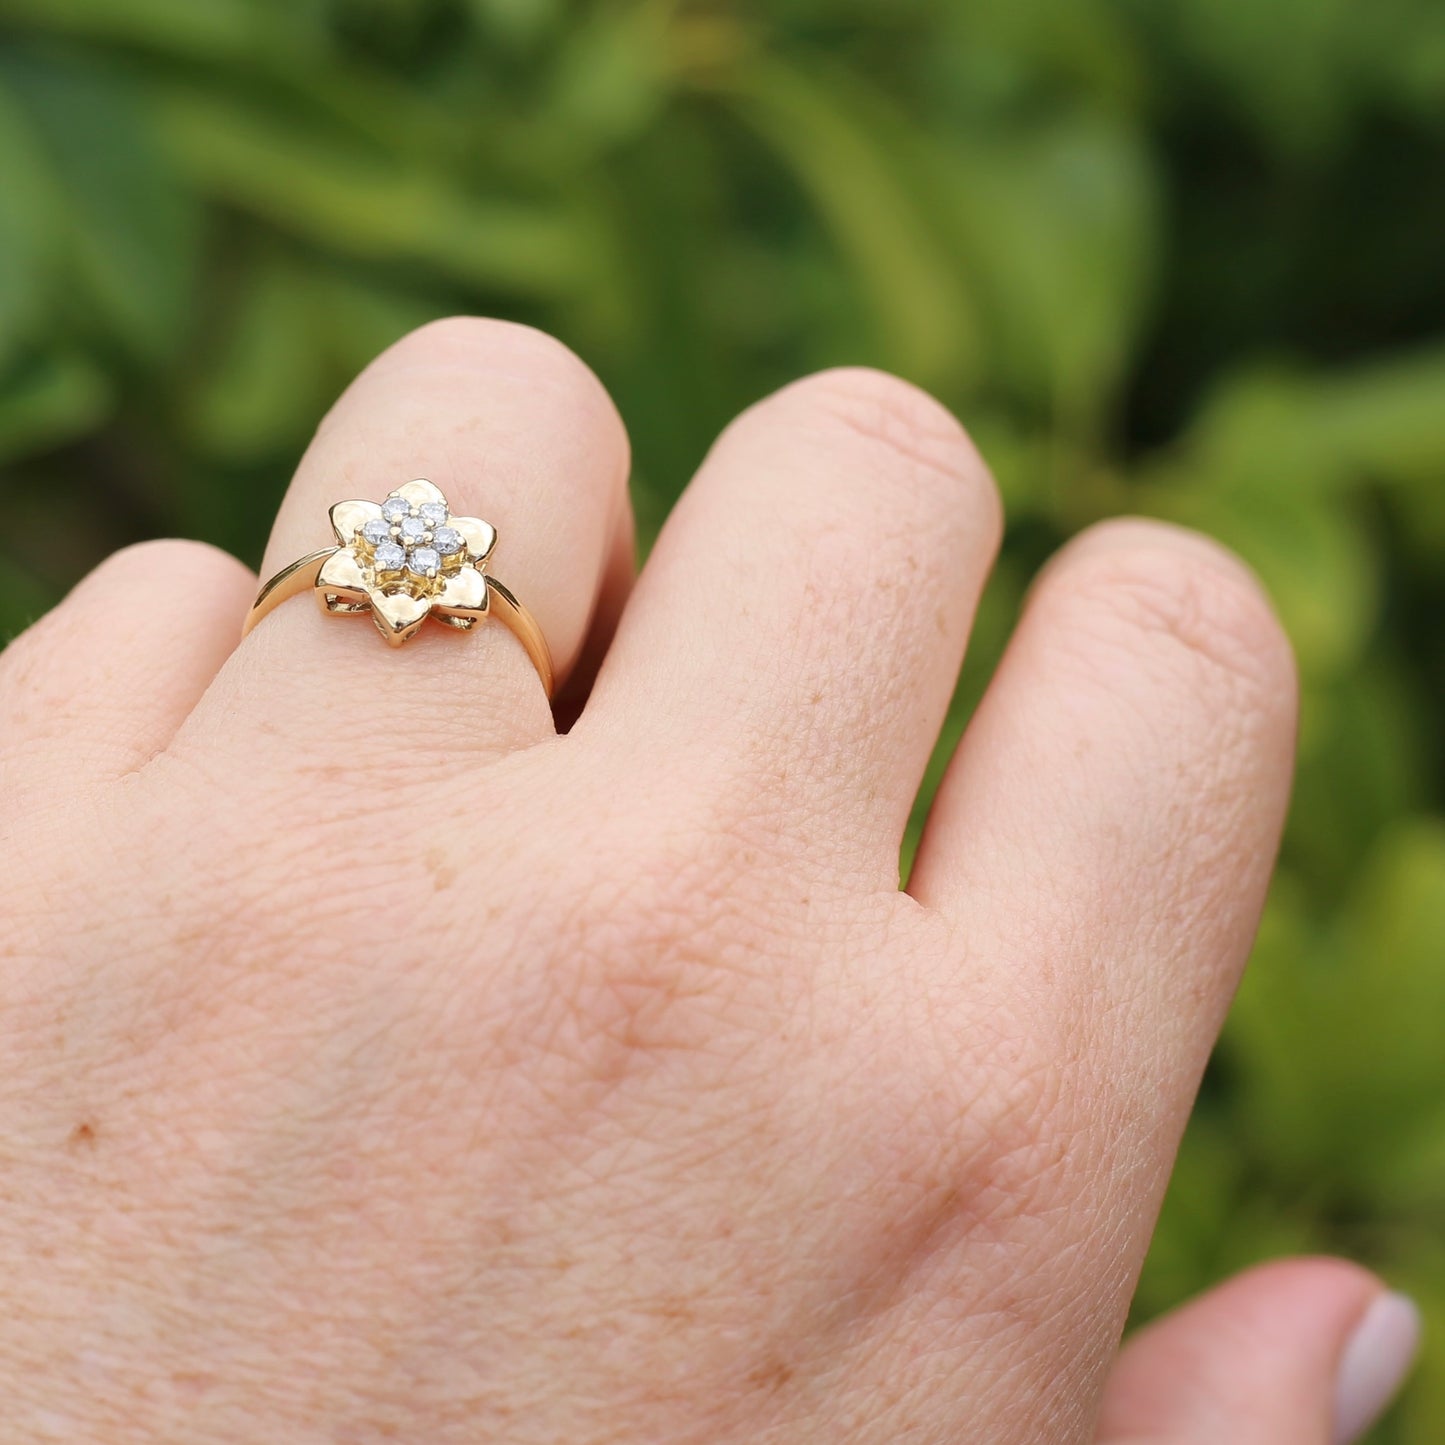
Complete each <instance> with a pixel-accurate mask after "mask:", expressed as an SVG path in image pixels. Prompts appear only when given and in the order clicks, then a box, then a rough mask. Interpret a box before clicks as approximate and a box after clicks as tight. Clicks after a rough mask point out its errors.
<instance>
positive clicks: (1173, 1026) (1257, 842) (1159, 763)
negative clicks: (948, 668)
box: [909, 521, 1295, 1113]
mask: <svg viewBox="0 0 1445 1445" xmlns="http://www.w3.org/2000/svg"><path fill="white" fill-rule="evenodd" d="M1294 733H1295V680H1294V668H1293V662H1292V658H1291V655H1290V649H1289V644H1288V641H1287V640H1286V639H1285V637H1284V635H1283V633H1282V632H1281V630H1280V627H1279V624H1278V622H1277V621H1276V620H1275V618H1274V615H1273V612H1272V611H1271V609H1270V606H1269V603H1268V600H1267V599H1266V598H1265V596H1264V594H1263V592H1262V591H1261V590H1260V588H1259V586H1258V584H1257V583H1256V582H1255V580H1254V579H1253V577H1252V576H1251V575H1250V574H1249V573H1248V572H1247V571H1246V569H1245V568H1244V567H1243V566H1242V565H1241V564H1240V563H1238V562H1237V561H1236V560H1235V559H1234V558H1233V557H1231V556H1230V555H1229V554H1227V553H1226V552H1225V551H1224V550H1223V549H1222V548H1220V547H1217V546H1216V545H1215V544H1213V543H1212V542H1209V541H1207V540H1206V539H1204V538H1201V537H1197V536H1195V535H1193V534H1190V533H1187V532H1184V531H1182V530H1179V529H1176V528H1172V527H1167V526H1164V525H1162V524H1155V523H1150V522H1134V521H1127V522H1116V523H1109V524H1106V525H1104V526H1101V527H1097V528H1095V529H1093V530H1092V531H1090V532H1088V533H1085V534H1084V535H1083V536H1082V537H1080V538H1077V539H1076V540H1075V541H1074V542H1073V543H1072V544H1071V545H1070V546H1069V547H1067V548H1065V549H1064V551H1063V552H1062V553H1061V554H1060V555H1059V556H1058V557H1057V558H1056V559H1055V560H1054V562H1053V563H1052V564H1051V565H1050V566H1049V567H1048V568H1047V569H1046V570H1045V573H1044V575H1043V576H1042V577H1041V578H1040V580H1039V582H1038V583H1037V585H1036V587H1035V589H1034V593H1033V595H1032V597H1031V599H1030V602H1029V605H1028V607H1027V608H1026V610H1025V615H1024V617H1023V619H1022V620H1021V622H1020V623H1019V626H1018V629H1017V632H1016V634H1015V636H1014V638H1013V640H1012V642H1011V643H1010V645H1009V647H1008V649H1007V651H1006V653H1005V656H1004V660H1003V662H1002V664H1001V665H1000V668H999V670H998V673H997V675H996V676H995V678H994V680H993V682H992V684H991V685H990V687H989V689H988V691H987V693H986V695H985V697H984V700H983V702H982V704H981V705H980V707H979V710H978V713H977V715H976V716H975V718H974V719H973V722H972V724H971V725H970V727H969V729H968V731H967V732H966V734H965V736H964V739H963V742H962V744H961V745H960V747H959V750H958V755H957V757H955V758H954V760H953V762H952V764H951V765H950V767H949V769H948V771H947V773H946V774H945V777H944V782H943V786H942V787H941V789H940V790H939V794H938V797H937V799H936V800H935V803H934V806H933V809H932V812H931V815H930V817H929V820H928V824H927V827H926V828H925V831H924V837H923V840H922V843H921V846H920V849H919V855H918V860H917V864H916V867H915V870H914V874H913V877H912V879H911V880H910V884H909V888H910V891H911V892H912V893H913V894H914V895H915V896H916V897H917V898H919V899H920V901H922V902H924V903H927V904H930V905H932V906H934V907H937V908H939V909H941V910H944V911H947V912H953V913H955V914H959V915H961V914H962V913H963V912H964V911H966V912H967V914H968V917H969V920H970V923H971V925H972V926H975V927H980V928H988V929H993V928H996V929H997V930H998V931H999V932H1000V933H1001V934H1003V935H1005V936H1006V937H1008V936H1011V937H1012V946H1011V947H1005V948H1004V949H1003V950H1002V956H1003V957H1004V958H1006V959H1007V965H1006V973H1005V975H1004V976H1005V977H1007V978H1012V979H1013V980H1014V981H1015V982H1016V983H1017V984H1018V986H1019V989H1020V990H1021V992H1022V995H1023V996H1024V997H1026V999H1027V1001H1028V1002H1027V1006H1028V1007H1030V1008H1036V1009H1037V1010H1038V1012H1039V1013H1040V1014H1041V1015H1043V1016H1044V1019H1046V1020H1051V1021H1052V1023H1053V1025H1054V1026H1055V1028H1057V1029H1069V1030H1075V1032H1074V1033H1073V1034H1071V1037H1072V1039H1073V1041H1074V1042H1075V1043H1076V1044H1077V1043H1078V1041H1079V1038H1078V1034H1077V1029H1078V1028H1079V1027H1080V1026H1083V1025H1093V1026H1097V1028H1098V1029H1099V1031H1100V1032H1099V1034H1098V1037H1097V1038H1096V1039H1094V1040H1093V1041H1092V1042H1093V1043H1094V1044H1096V1046H1097V1047H1098V1049H1099V1050H1101V1052H1100V1053H1099V1054H1097V1055H1090V1062H1091V1063H1092V1064H1093V1065H1094V1066H1095V1067H1096V1068H1097V1069H1098V1071H1099V1072H1100V1074H1101V1075H1102V1076H1103V1077H1105V1078H1107V1079H1118V1080H1121V1081H1122V1080H1126V1079H1134V1078H1136V1077H1138V1076H1140V1075H1143V1076H1147V1078H1149V1079H1150V1080H1157V1079H1159V1078H1160V1077H1165V1078H1172V1077H1174V1076H1176V1075H1177V1076H1178V1079H1179V1084H1180V1088H1181V1090H1182V1092H1180V1093H1179V1094H1177V1095H1176V1096H1175V1097H1174V1098H1173V1099H1172V1101H1171V1102H1172V1103H1173V1104H1174V1106H1175V1107H1176V1109H1177V1110H1179V1111H1181V1113H1182V1111H1183V1110H1184V1109H1186V1108H1187V1104H1188V1098H1187V1094H1188V1092H1189V1091H1188V1090H1185V1089H1183V1081H1184V1079H1186V1078H1188V1077H1189V1076H1190V1075H1191V1074H1192V1073H1193V1072H1194V1071H1195V1070H1196V1069H1197V1068H1198V1067H1201V1066H1202V1064H1203V1061H1204V1057H1205V1055H1206V1054H1207V1052H1208V1050H1209V1048H1210V1046H1211V1044H1212V1041H1213V1037H1214V1032H1215V1029H1216V1028H1217V1026H1218V1024H1219V1022H1220V1020H1221V1018H1222V1016H1223V1013H1224V1009H1225V1007H1226V1005H1227V1002H1228V999H1229V996H1230V994H1231V993H1232V991H1233V988H1234V986H1235V983H1236V981H1237V979H1238V975H1239V972H1240V970H1241V968H1242V967H1243V963H1244V959H1245V955H1246V953H1247V951H1248V947H1249V944H1250V941H1251V939H1252V937H1253V932H1254V928H1255V926H1256V923H1257V921H1258V916H1259V912H1260V908H1261V905H1262V902H1263V897H1264V891H1265V888H1266V885H1267V883H1268V880H1269V874H1270V870H1271V867H1272V864H1273V858H1274V852H1275V848H1276V846H1277V843H1278V839H1279V833H1280V829H1281V827H1282V824H1283V818H1284V811H1285V807H1286V804H1287V801H1288V794H1289V783H1290V775H1291V768H1292V757H1293V748H1294ZM1025 939H1027V940H1029V946H1028V951H1027V954H1026V955H1022V956H1021V954H1020V952H1019V945H1020V944H1022V943H1023V942H1024V940H1025ZM1023 957H1027V958H1029V959H1034V960H1036V962H1035V965H1034V971H1033V972H1032V973H1028V974H1020V972H1019V969H1020V966H1021V962H1022V958H1023ZM1181 1050H1182V1053H1181ZM1161 1069H1162V1070H1164V1073H1163V1074H1162V1075H1161V1073H1160V1070H1161Z"/></svg>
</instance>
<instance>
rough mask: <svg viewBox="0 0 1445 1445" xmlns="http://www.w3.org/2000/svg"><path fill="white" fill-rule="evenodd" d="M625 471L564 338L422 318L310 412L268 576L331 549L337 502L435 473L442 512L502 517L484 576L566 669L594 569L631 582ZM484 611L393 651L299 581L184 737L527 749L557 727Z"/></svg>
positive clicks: (592, 589)
mask: <svg viewBox="0 0 1445 1445" xmlns="http://www.w3.org/2000/svg"><path fill="white" fill-rule="evenodd" d="M627 470H628V448H627V440H626V435H625V433H624V430H623V427H622V423H621V421H620V419H619V417H618V415H617V412H616V410H615V408H614V407H613V406H612V403H611V401H610V400H609V399H608V397H607V394H606V392H605V391H604V389H603V388H602V386H601V384H600V383H599V382H598V381H597V379H596V377H595V376H593V374H592V373H591V372H590V371H589V370H588V369H587V367H586V366H585V365H583V363H582V362H580V361H579V360H578V359H577V358H576V357H575V356H574V355H573V354H572V353H571V352H570V351H568V350H567V349H566V348H565V347H563V346H561V345H560V344H559V343H557V342H555V341H553V340H551V339H550V338H548V337H546V336H544V335H542V334H541V333H539V332H536V331H533V330H530V329H529V328H526V327H522V326H515V325H511V324H508V323H505V322H498V321H482V320H472V319H454V320H449V321H443V322H437V323H433V324H432V325H430V326H426V327H423V328H422V329H421V330H419V331H416V332H413V333H412V334H411V335H410V336H408V337H406V338H404V339H403V340H402V341H400V342H398V343H397V344H396V345H395V346H393V347H392V348H391V349H390V350H388V351H386V352H384V353H383V354H382V355H381V356H380V357H379V358H378V359H377V360H376V361H375V362H373V363H372V364H371V366H369V367H368V368H367V369H366V370H365V371H364V372H363V373H362V374H361V376H360V377H358V379H357V380H356V381H355V382H354V383H353V384H352V385H351V386H350V387H349V388H348V389H347V391H346V392H345V394H344V395H343V396H342V397H341V399H340V400H339V401H338V402H337V404H336V406H335V407H334V408H333V409H332V411H331V413H330V414H329V415H328V416H327V418H326V419H325V421H323V423H322V425H321V427H320V429H319V430H318V432H317V434H316V437H315V439H314V441H313V442H312V444H311V446H310V447H309V448H308V450H307V452H306V455H305V456H304V457H303V459H302V461H301V464H300V466H299V468H298V469H297V472H296V476H295V478H294V479H293V481H292V483H291V486H290V488H289V490H288V491H287V494H286V497H285V499H284V501H283V502H282V505H281V510H280V514H279V515H278V517H277V520H276V524H275V527H274V529H273V531H272V534H271V540H270V543H269V545H268V547H267V549H266V557H265V562H264V564H263V567H262V575H263V576H264V577H270V576H273V575H274V574H275V573H276V572H277V571H278V570H279V569H281V568H283V567H285V566H287V565H288V564H289V563H291V562H293V561H295V560H296V559H297V558H299V557H302V556H305V555H306V554H308V553H311V552H314V551H316V550H317V549H319V548H323V547H327V546H333V545H335V540H336V539H335V538H334V537H333V535H332V532H331V525H330V522H329V520H328V513H329V509H330V507H331V506H332V504H333V503H335V502H338V501H343V500H348V499H352V498H361V499H366V500H369V501H371V502H380V501H382V500H383V499H384V498H385V497H386V496H387V494H388V493H390V492H391V491H393V489H395V488H397V487H400V486H402V485H403V484H405V483H407V482H409V481H411V480H413V479H415V478H422V477H425V478H429V479H430V480H431V482H433V483H434V484H435V485H436V486H437V487H439V488H440V489H441V491H442V492H443V493H444V494H445V496H446V499H447V502H448V503H449V504H450V507H451V511H452V512H453V514H455V515H456V516H472V517H480V518H482V519H483V520H484V521H486V522H488V523H490V524H491V525H492V526H493V527H494V528H495V529H496V537H497V541H496V545H495V547H494V549H493V551H492V553H491V556H490V558H489V559H488V562H487V566H486V570H487V573H488V575H490V576H494V577H495V578H497V579H498V580H500V581H502V582H504V583H505V584H506V586H507V587H508V588H509V589H510V590H511V591H512V592H513V593H514V594H515V595H516V596H517V597H518V598H519V599H520V601H521V602H522V603H523V605H524V606H525V607H527V608H528V609H529V610H530V611H531V613H532V614H533V616H534V617H535V619H536V621H537V623H538V625H539V626H540V629H541V631H542V634H543V636H544V637H545V638H546V640H547V642H548V644H549V645H550V649H551V653H552V657H553V660H554V662H555V665H556V671H557V680H558V682H559V683H560V682H562V681H563V680H564V679H565V678H566V676H567V674H568V672H569V671H570V669H571V668H572V666H573V664H574V663H575V661H576V659H577V657H578V655H579V654H580V653H581V651H582V649H583V644H584V641H585V639H586V636H587V632H588V628H589V624H590V622H591V619H592V617H593V615H594V613H595V612H597V611H598V606H597V604H598V597H599V591H600V590H601V588H602V586H603V584H604V579H606V580H607V583H608V585H611V586H619V585H625V578H626V575H627V569H620V568H617V567H616V566H611V567H609V565H608V563H609V559H610V558H615V556H616V555H617V551H618V549H619V547H624V548H630V545H631V535H632V524H631V514H630V511H629V509H628V502H627V489H626V481H627ZM619 533H621V534H622V540H621V541H620V542H619V540H618V534H619ZM495 610H496V607H495V602H494V605H493V611H494V612H495ZM603 611H604V612H608V613H610V612H614V611H615V607H612V606H609V607H607V608H605V609H603ZM496 620H497V619H496V618H495V616H493V617H491V618H488V619H486V620H485V621H484V623H483V624H482V625H481V626H479V627H477V628H476V629H475V630H474V631H473V632H471V633H469V634H466V635H459V634H458V633H456V632H455V631H453V630H452V629H450V628H444V627H437V626H431V625H428V626H425V627H422V628H421V629H420V630H419V632H418V634H417V636H416V637H415V639H414V640H412V641H411V642H410V643H409V644H408V646H407V647H406V649H405V651H404V652H403V653H402V654H401V655H398V654H397V653H395V652H393V651H392V650H391V649H390V648H388V647H386V646H385V645H384V644H383V642H382V639H381V638H379V637H378V636H377V632H376V629H374V628H373V627H372V626H370V625H369V623H368V622H367V621H366V620H365V619H364V618H357V617H329V616H324V615H322V613H321V612H320V611H319V610H318V608H317V607H316V606H315V605H313V604H312V603H311V601H310V599H309V597H298V598H296V599H294V600H292V601H289V602H286V603H284V604H283V605H282V606H280V607H278V608H277V609H276V611H275V612H274V613H273V614H271V615H269V616H267V617H266V618H265V619H264V620H263V621H262V622H261V623H260V624H259V625H258V626H257V627H256V628H255V630H254V631H253V632H251V634H250V635H249V636H248V637H247V638H246V640H245V642H244V643H243V644H242V645H241V646H240V647H239V648H238V649H237V650H236V652H235V653H234V654H233V656H232V658H231V659H230V661H229V662H228V663H227V665H226V667H225V668H224V669H223V670H222V673H221V675H220V676H219V677H218V679H217V683H216V685H215V687H213V688H212V690H211V692H210V694H209V695H208V696H207V698H206V699H205V701H204V703H203V704H202V706H201V708H200V709H198V711H197V714H196V716H195V717H194V718H193V720H192V726H191V727H190V728H189V729H187V730H186V733H185V734H184V735H183V737H182V739H181V742H182V744H185V743H186V742H188V741H190V740H191V738H192V737H194V736H195V735H196V733H197V732H198V731H199V732H200V733H201V735H203V736H205V735H208V734H210V733H211V732H212V731H213V730H217V729H219V730H222V731H225V730H228V729H236V728H239V729H241V730H243V731H244V732H245V733H246V735H247V736H248V737H249V738H251V739H252V740H256V739H260V738H268V737H269V738H276V739H278V740H279V743H280V746H282V747H284V748H286V749H288V750H289V749H292V748H295V747H297V746H298V745H299V746H301V747H302V748H303V749H304V748H305V746H306V744H307V743H308V741H312V740H316V739H326V740H329V739H331V738H334V737H335V736H336V735H338V734H344V735H346V736H347V737H348V740H349V742H350V744H351V745H352V746H355V745H356V742H355V740H356V739H357V738H358V737H359V738H361V739H362V745H364V746H369V747H380V748H382V749H386V750H389V751H391V752H393V753H394V752H395V751H396V750H397V748H398V747H399V746H400V745H402V744H405V746H406V749H407V752H408V754H409V755H410V756H412V757H413V758H424V757H426V756H437V757H445V758H447V759H448V760H450V761H454V760H455V758H456V757H457V755H458V753H459V752H465V751H472V752H483V753H489V752H497V751H508V750H511V749H513V748H517V747H524V746H527V745H529V744H531V743H533V742H537V741H539V740H541V739H543V738H546V737H549V736H551V735H552V733H553V730H554V728H553V721H552V716H551V713H550V710H549V708H548V705H547V699H546V694H545V692H544V689H543V687H542V685H541V683H540V681H539V679H538V676H537V671H536V670H535V668H534V666H533V664H532V662H531V661H530V660H529V658H528V656H527V653H526V652H525V651H524V649H523V647H522V646H521V645H520V644H519V642H518V640H517V638H516V637H514V636H513V635H512V634H511V633H510V632H509V631H508V630H507V628H506V627H501V626H497V625H495V623H496ZM329 745H330V744H329V742H328V746H329Z"/></svg>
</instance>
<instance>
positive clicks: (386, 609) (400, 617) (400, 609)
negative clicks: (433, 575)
mask: <svg viewBox="0 0 1445 1445" xmlns="http://www.w3.org/2000/svg"><path fill="white" fill-rule="evenodd" d="M370 597H371V616H372V620H373V621H374V622H375V623H376V625H377V628H378V629H379V630H380V632H381V635H382V636H383V637H384V638H386V640H387V641H388V642H389V643H391V645H392V646H393V647H400V646H401V644H402V643H403V642H405V641H406V640H407V638H408V637H410V636H411V635H412V634H413V633H414V632H415V631H416V630H417V628H418V627H420V626H421V625H422V623H423V622H425V621H426V616H427V613H428V612H430V611H431V603H430V601H428V600H427V599H426V598H425V597H413V596H412V595H411V594H410V593H409V592H383V591H382V590H381V589H380V588H379V587H373V588H372V590H371V593H370Z"/></svg>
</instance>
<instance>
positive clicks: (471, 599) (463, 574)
mask: <svg viewBox="0 0 1445 1445" xmlns="http://www.w3.org/2000/svg"><path fill="white" fill-rule="evenodd" d="M432 606H433V607H435V608H436V610H437V611H438V612H441V613H445V614H446V615H447V616H448V617H472V618H476V617H485V616H486V613H487V579H486V578H485V577H483V576H482V574H481V573H480V572H478V571H477V569H476V568H475V567H462V568H461V569H459V570H458V571H456V572H454V573H453V574H452V575H451V576H450V577H448V578H447V580H446V584H445V586H443V588H442V590H441V592H440V594H439V595H438V596H437V598H436V600H435V601H434V602H433V603H432Z"/></svg>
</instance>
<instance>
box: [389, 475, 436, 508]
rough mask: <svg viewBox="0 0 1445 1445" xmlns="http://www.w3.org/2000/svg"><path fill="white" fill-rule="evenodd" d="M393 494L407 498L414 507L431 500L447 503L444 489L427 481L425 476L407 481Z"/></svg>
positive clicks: (423, 504)
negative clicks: (443, 493) (443, 492)
mask: <svg viewBox="0 0 1445 1445" xmlns="http://www.w3.org/2000/svg"><path fill="white" fill-rule="evenodd" d="M391 495H392V496H393V497H404V498H406V500H407V501H408V502H410V503H411V504H412V506H413V507H425V506H426V505H427V504H428V503H430V502H440V503H441V504H442V506H446V505H447V499H446V498H445V497H444V496H442V489H441V488H440V487H438V486H436V485H435V484H434V483H432V482H429V481H427V480H426V478H425V477H418V478H417V479H416V481H414V482H407V483H405V484H404V485H403V486H400V487H398V488H397V489H396V490H395V491H394V492H393V493H392V494H391Z"/></svg>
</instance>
